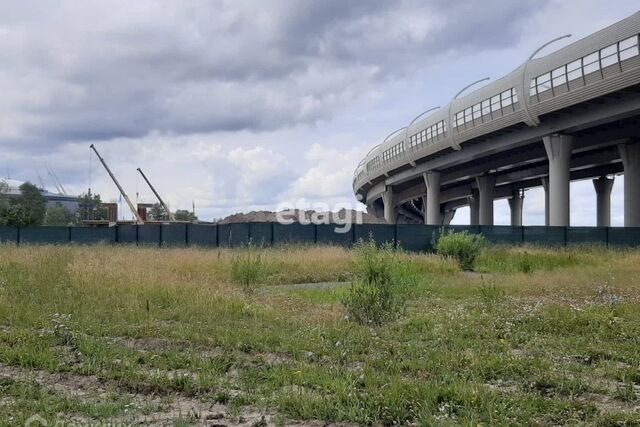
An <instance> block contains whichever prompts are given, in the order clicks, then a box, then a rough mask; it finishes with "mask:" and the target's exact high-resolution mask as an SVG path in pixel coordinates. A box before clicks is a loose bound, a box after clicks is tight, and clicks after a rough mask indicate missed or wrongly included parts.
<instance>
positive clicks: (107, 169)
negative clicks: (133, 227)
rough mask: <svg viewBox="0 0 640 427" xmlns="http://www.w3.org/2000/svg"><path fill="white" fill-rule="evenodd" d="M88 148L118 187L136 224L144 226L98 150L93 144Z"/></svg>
mask: <svg viewBox="0 0 640 427" xmlns="http://www.w3.org/2000/svg"><path fill="white" fill-rule="evenodd" d="M89 147H90V148H91V149H92V150H93V152H94V153H96V156H98V160H100V163H102V166H104V168H105V169H106V171H107V173H108V174H109V176H110V177H111V179H112V180H113V183H114V184H115V185H116V187H118V190H119V191H120V194H122V197H124V200H125V201H126V202H127V205H129V209H130V210H131V213H132V214H133V216H134V217H135V218H136V221H137V223H138V224H144V221H143V220H142V218H141V217H140V214H138V211H137V210H136V208H135V207H134V206H133V203H131V200H129V196H127V193H125V192H124V190H123V189H122V187H121V186H120V183H119V182H118V180H117V179H116V177H115V175H114V174H113V173H112V172H111V169H109V166H107V163H106V162H105V161H104V159H103V158H102V156H100V153H98V150H96V147H94V145H93V144H91V145H90V146H89Z"/></svg>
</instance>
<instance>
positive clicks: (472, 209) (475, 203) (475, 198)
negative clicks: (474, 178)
mask: <svg viewBox="0 0 640 427" xmlns="http://www.w3.org/2000/svg"><path fill="white" fill-rule="evenodd" d="M467 201H468V202H469V225H478V224H480V196H479V194H478V190H476V189H473V190H472V191H471V195H470V196H469V197H467Z"/></svg>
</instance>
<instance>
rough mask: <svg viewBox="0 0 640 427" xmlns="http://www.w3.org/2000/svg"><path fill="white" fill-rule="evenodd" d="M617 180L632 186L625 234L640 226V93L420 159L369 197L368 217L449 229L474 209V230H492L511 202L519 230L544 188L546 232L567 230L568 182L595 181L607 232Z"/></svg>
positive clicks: (627, 92)
mask: <svg viewBox="0 0 640 427" xmlns="http://www.w3.org/2000/svg"><path fill="white" fill-rule="evenodd" d="M618 174H623V175H624V179H625V226H640V86H638V85H635V86H630V87H627V88H625V89H624V90H621V91H618V92H614V93H610V94H608V95H606V96H602V97H599V98H595V99H592V100H590V101H588V102H584V103H581V104H578V105H574V106H572V107H570V108H565V109H563V110H561V111H557V112H554V113H550V114H546V115H543V116H540V124H539V125H537V126H527V125H526V124H524V123H520V124H518V125H514V126H511V127H508V128H504V129H501V130H499V131H496V132H493V133H490V134H486V135H483V136H482V137H479V138H476V139H472V140H469V141H466V142H464V143H463V144H462V148H461V150H459V151H454V150H452V149H450V150H443V151H440V152H438V153H436V154H434V155H432V156H429V157H426V158H422V159H418V160H417V161H416V164H415V166H410V165H407V166H404V167H402V168H400V169H397V170H394V171H392V172H391V173H388V174H387V176H385V177H382V179H378V180H377V181H373V182H371V183H370V184H368V185H367V186H365V187H363V189H362V190H363V195H364V196H365V201H366V204H367V205H368V206H369V209H370V210H372V211H373V212H374V213H376V214H378V215H379V216H383V215H384V216H385V218H387V219H388V220H390V221H398V222H414V223H417V222H426V223H430V224H443V223H447V221H450V220H451V218H452V217H453V213H454V212H455V210H456V209H457V208H459V207H461V206H467V205H468V206H470V208H471V223H472V224H474V223H475V224H478V223H479V224H482V225H491V224H493V201H494V200H496V199H504V198H507V199H509V205H510V207H511V210H512V215H511V218H512V224H513V225H521V221H522V197H523V190H525V189H528V188H533V187H540V186H542V187H544V188H545V192H546V200H547V204H546V213H547V215H546V217H547V225H565V226H566V225H569V182H570V181H575V180H584V179H594V190H595V191H596V194H597V199H598V225H601V226H608V225H610V224H609V222H610V204H609V203H610V202H609V200H610V196H609V195H610V192H611V187H612V181H611V179H610V178H606V177H611V176H614V175H618ZM436 186H437V191H434V188H435V187H436ZM428 189H431V191H428ZM385 202H386V203H385ZM636 205H637V206H636ZM430 206H432V207H431V208H429V207H430ZM436 206H437V207H436Z"/></svg>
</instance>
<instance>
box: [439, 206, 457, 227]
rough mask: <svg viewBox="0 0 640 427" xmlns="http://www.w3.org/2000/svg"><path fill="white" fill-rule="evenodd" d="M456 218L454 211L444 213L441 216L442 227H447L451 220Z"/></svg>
mask: <svg viewBox="0 0 640 427" xmlns="http://www.w3.org/2000/svg"><path fill="white" fill-rule="evenodd" d="M454 216H456V210H455V209H451V210H450V211H446V212H444V213H443V214H442V225H449V224H451V221H452V220H453V217H454Z"/></svg>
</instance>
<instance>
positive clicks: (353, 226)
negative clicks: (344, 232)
mask: <svg viewBox="0 0 640 427" xmlns="http://www.w3.org/2000/svg"><path fill="white" fill-rule="evenodd" d="M357 226H358V224H356V223H353V224H351V245H352V246H353V245H355V244H356V227H357Z"/></svg>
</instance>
